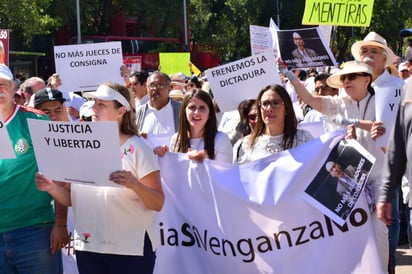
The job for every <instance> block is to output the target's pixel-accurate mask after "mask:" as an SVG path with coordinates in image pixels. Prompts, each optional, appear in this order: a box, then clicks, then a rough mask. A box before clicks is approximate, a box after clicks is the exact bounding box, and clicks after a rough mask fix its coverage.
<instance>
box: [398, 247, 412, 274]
mask: <svg viewBox="0 0 412 274" xmlns="http://www.w3.org/2000/svg"><path fill="white" fill-rule="evenodd" d="M396 260H397V266H396V269H395V273H396V274H412V249H410V248H409V246H408V245H402V246H399V247H398V249H397V250H396Z"/></svg>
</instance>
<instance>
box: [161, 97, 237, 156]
mask: <svg viewBox="0 0 412 274" xmlns="http://www.w3.org/2000/svg"><path fill="white" fill-rule="evenodd" d="M179 117H180V124H179V129H178V131H177V133H175V134H174V135H173V136H172V138H171V141H170V150H171V151H173V152H182V153H187V155H188V157H189V159H193V160H196V161H198V162H202V161H203V160H204V159H213V160H216V161H221V162H227V163H231V162H232V157H233V156H232V153H233V152H232V150H233V149H232V144H231V142H230V140H229V137H228V136H227V135H226V134H224V133H222V132H219V131H217V120H216V113H215V109H214V106H213V100H212V97H211V96H210V95H209V93H207V92H206V91H203V90H201V89H195V90H193V91H192V92H190V93H188V94H187V95H186V96H185V98H184V99H183V103H182V107H181V110H180V116H179ZM167 151H169V147H168V146H158V147H156V148H155V149H154V152H155V153H156V154H157V155H159V156H163V155H164V154H165V153H166V152H167Z"/></svg>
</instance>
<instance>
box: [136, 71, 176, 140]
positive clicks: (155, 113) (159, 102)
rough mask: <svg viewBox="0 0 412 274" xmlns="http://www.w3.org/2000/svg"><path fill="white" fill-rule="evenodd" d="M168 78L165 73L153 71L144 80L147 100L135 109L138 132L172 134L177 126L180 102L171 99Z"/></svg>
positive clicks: (144, 133)
mask: <svg viewBox="0 0 412 274" xmlns="http://www.w3.org/2000/svg"><path fill="white" fill-rule="evenodd" d="M170 82H171V81H170V78H169V76H168V75H167V74H165V73H163V72H160V71H155V72H153V73H152V74H151V75H150V76H149V77H148V78H147V82H146V87H147V95H148V97H149V102H147V103H146V104H144V105H141V106H139V107H138V108H137V110H136V121H137V127H138V129H139V132H140V133H141V134H142V135H143V136H145V135H147V134H173V133H175V132H176V131H177V129H178V127H179V112H180V106H181V103H179V102H176V101H174V100H171V99H170V97H169V92H170V90H171V86H170Z"/></svg>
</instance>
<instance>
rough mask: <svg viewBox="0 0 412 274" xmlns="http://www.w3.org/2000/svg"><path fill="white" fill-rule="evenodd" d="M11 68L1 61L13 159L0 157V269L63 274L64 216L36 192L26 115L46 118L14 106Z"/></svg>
mask: <svg viewBox="0 0 412 274" xmlns="http://www.w3.org/2000/svg"><path fill="white" fill-rule="evenodd" d="M14 93H15V88H14V81H13V75H12V73H11V72H10V69H9V68H8V67H7V66H6V65H3V64H1V65H0V111H1V114H2V116H3V118H4V119H5V125H6V127H7V130H8V133H9V135H10V141H11V143H12V146H13V148H14V151H15V154H16V158H14V159H0V174H1V176H0V239H1V240H0V273H62V265H61V253H60V248H62V247H63V246H64V245H65V244H66V243H67V241H68V237H67V229H66V216H62V212H61V211H60V210H58V209H56V216H55V217H54V216H53V206H52V204H51V201H52V197H51V196H50V195H49V194H47V193H45V192H40V191H38V190H37V188H36V185H35V184H34V176H35V173H36V172H37V171H38V167H37V164H36V158H35V155H34V149H33V145H32V141H31V139H30V133H29V128H28V124H27V119H28V118H30V119H41V120H47V119H48V118H47V116H45V115H44V114H42V113H40V112H35V110H34V109H31V108H26V107H23V106H17V105H16V104H15V103H14V101H13V97H14Z"/></svg>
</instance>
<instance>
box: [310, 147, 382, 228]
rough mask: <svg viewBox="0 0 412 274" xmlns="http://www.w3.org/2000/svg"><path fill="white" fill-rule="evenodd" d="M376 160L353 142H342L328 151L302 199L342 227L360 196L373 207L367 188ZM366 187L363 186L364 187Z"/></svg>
mask: <svg viewBox="0 0 412 274" xmlns="http://www.w3.org/2000/svg"><path fill="white" fill-rule="evenodd" d="M374 163H375V158H374V157H373V156H372V155H371V154H370V153H369V152H368V151H367V150H366V149H364V148H363V147H362V146H361V145H360V144H359V143H358V142H356V141H355V140H353V139H350V140H342V141H341V142H339V143H338V144H337V145H336V146H335V147H334V148H333V149H332V151H331V152H330V154H329V157H328V158H327V160H326V161H325V162H324V164H323V168H321V169H320V170H319V172H318V173H317V175H316V177H315V178H314V179H313V180H312V182H311V183H310V184H309V186H308V187H307V188H306V190H305V192H304V194H303V197H304V199H306V200H307V201H308V202H309V203H311V204H312V205H313V206H314V207H316V208H317V209H319V210H320V211H321V212H323V213H324V214H325V215H326V216H328V217H329V218H331V219H332V220H334V221H335V222H336V223H338V224H340V225H343V224H344V223H345V221H346V219H347V217H348V216H349V215H350V213H351V211H352V210H353V209H354V207H355V205H356V202H357V201H358V199H359V198H360V196H361V195H365V196H366V200H367V201H368V204H369V205H370V210H374V208H373V195H372V193H371V190H370V188H369V185H368V186H366V184H367V180H368V177H369V173H370V171H371V169H372V166H373V164H374ZM365 186H366V187H365Z"/></svg>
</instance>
